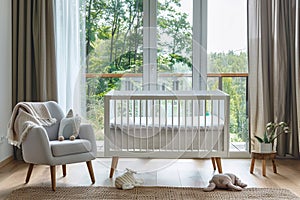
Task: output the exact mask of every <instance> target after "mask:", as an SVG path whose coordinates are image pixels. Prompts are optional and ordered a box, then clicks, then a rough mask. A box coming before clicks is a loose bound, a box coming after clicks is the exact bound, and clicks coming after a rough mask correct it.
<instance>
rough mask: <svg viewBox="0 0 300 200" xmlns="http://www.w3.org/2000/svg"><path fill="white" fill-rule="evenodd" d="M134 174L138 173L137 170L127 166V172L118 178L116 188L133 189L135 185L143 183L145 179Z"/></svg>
mask: <svg viewBox="0 0 300 200" xmlns="http://www.w3.org/2000/svg"><path fill="white" fill-rule="evenodd" d="M133 174H136V172H135V171H133V170H130V169H127V168H126V172H125V173H124V174H122V175H121V176H118V177H117V178H116V180H115V186H116V188H118V189H123V190H130V189H133V188H134V187H135V186H138V185H140V184H142V183H143V180H141V179H136V178H134V175H133Z"/></svg>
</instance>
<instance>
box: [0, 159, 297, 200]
mask: <svg viewBox="0 0 300 200" xmlns="http://www.w3.org/2000/svg"><path fill="white" fill-rule="evenodd" d="M110 162H111V160H110V159H107V158H98V159H96V160H94V161H93V168H94V172H95V178H96V183H95V184H94V186H113V179H109V178H108V175H109V170H110ZM276 164H277V171H278V173H277V174H274V173H273V171H272V163H271V161H270V162H268V161H267V176H266V177H264V176H262V174H261V172H262V170H261V161H259V160H258V161H256V163H255V168H254V174H250V172H249V167H250V159H222V166H223V172H224V173H225V172H231V173H234V174H236V175H237V176H238V177H239V178H240V179H241V180H242V181H243V182H244V183H247V184H248V187H268V188H287V189H289V190H291V191H292V192H294V193H295V194H296V195H298V196H300V160H278V159H277V160H276ZM27 167H28V165H27V164H25V163H23V162H21V161H12V162H10V163H9V164H7V165H5V166H4V167H2V168H1V169H0V199H5V197H6V196H7V195H8V194H9V193H10V192H11V191H12V190H15V189H17V188H20V187H27V186H48V187H51V182H50V169H49V166H35V167H34V169H33V172H32V176H31V179H30V181H29V183H28V184H24V181H25V176H26V173H27ZM125 168H130V169H134V170H136V171H138V174H137V175H136V177H137V178H142V179H143V180H144V184H143V185H145V186H177V187H205V186H207V185H208V181H209V180H210V178H211V177H212V176H213V174H214V173H217V171H216V172H214V171H213V168H212V164H211V160H210V159H179V160H171V159H125V158H121V159H120V160H119V164H118V170H117V171H116V174H115V176H117V175H120V174H122V173H123V172H124V170H125ZM75 185H76V186H89V185H91V181H90V176H89V174H88V170H87V167H86V164H85V163H78V164H71V165H67V176H66V177H62V169H61V167H60V166H59V167H57V187H63V186H75Z"/></svg>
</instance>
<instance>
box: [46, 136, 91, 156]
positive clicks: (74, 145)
mask: <svg viewBox="0 0 300 200" xmlns="http://www.w3.org/2000/svg"><path fill="white" fill-rule="evenodd" d="M50 147H51V151H52V154H53V156H54V157H58V156H67V155H72V154H80V153H86V152H90V151H91V150H92V145H91V142H90V141H89V140H86V139H76V140H74V141H71V140H64V141H58V140H53V141H50Z"/></svg>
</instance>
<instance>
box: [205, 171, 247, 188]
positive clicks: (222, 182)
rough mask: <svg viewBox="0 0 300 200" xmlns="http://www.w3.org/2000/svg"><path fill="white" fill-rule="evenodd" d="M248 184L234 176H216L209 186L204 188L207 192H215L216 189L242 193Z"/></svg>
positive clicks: (226, 174)
mask: <svg viewBox="0 0 300 200" xmlns="http://www.w3.org/2000/svg"><path fill="white" fill-rule="evenodd" d="M244 187H247V184H245V183H242V182H241V180H240V179H239V178H238V177H237V176H236V175H234V174H230V173H225V174H216V175H214V176H213V177H212V179H211V180H210V181H209V185H208V186H207V187H206V188H204V189H203V190H204V191H205V192H210V191H213V190H214V189H215V188H219V189H232V190H237V191H241V190H243V188H244Z"/></svg>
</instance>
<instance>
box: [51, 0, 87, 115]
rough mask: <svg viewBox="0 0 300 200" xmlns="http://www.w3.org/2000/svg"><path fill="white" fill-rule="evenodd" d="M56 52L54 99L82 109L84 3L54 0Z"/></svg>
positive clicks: (83, 108) (73, 0)
mask: <svg viewBox="0 0 300 200" xmlns="http://www.w3.org/2000/svg"><path fill="white" fill-rule="evenodd" d="M55 2H56V5H55V18H56V20H55V21H56V54H57V64H56V65H57V79H58V81H57V82H58V103H59V104H60V105H61V107H62V108H63V109H64V110H65V111H67V110H68V109H70V108H73V109H74V110H75V112H76V113H79V114H81V115H84V111H85V92H84V85H85V78H84V70H85V68H84V66H85V52H84V46H83V45H84V37H85V35H84V16H82V13H84V4H83V3H82V1H80V0H56V1H55Z"/></svg>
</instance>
